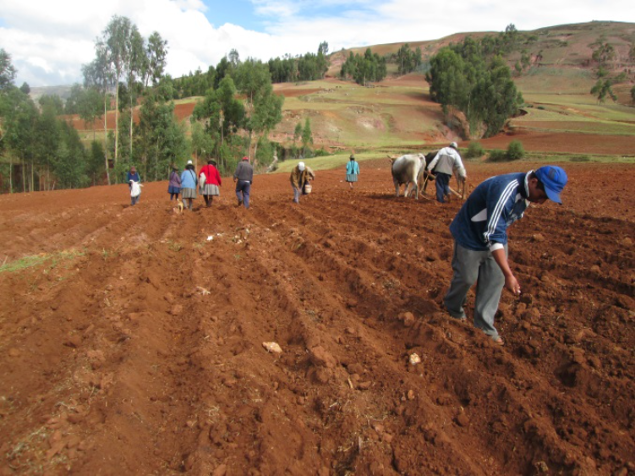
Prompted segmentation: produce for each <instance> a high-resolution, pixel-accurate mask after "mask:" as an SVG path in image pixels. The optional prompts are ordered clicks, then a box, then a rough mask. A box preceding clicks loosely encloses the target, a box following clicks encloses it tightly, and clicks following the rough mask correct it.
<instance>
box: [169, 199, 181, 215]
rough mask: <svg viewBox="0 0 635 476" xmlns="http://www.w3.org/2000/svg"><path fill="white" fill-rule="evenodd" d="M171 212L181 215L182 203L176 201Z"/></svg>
mask: <svg viewBox="0 0 635 476" xmlns="http://www.w3.org/2000/svg"><path fill="white" fill-rule="evenodd" d="M172 210H173V211H174V213H176V214H177V215H181V214H182V213H183V202H182V201H181V200H177V201H176V207H174V208H173V209H172Z"/></svg>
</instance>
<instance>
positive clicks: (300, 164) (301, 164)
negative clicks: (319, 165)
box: [298, 162, 304, 172]
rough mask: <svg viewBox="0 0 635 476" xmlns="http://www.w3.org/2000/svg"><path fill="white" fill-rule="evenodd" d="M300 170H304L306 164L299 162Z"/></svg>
mask: <svg viewBox="0 0 635 476" xmlns="http://www.w3.org/2000/svg"><path fill="white" fill-rule="evenodd" d="M298 170H300V172H302V171H303V170H304V162H298Z"/></svg>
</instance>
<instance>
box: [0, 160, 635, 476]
mask: <svg viewBox="0 0 635 476" xmlns="http://www.w3.org/2000/svg"><path fill="white" fill-rule="evenodd" d="M519 166H522V169H526V168H528V167H530V166H531V164H503V165H487V164H469V163H468V172H469V176H470V183H472V184H476V183H478V182H480V181H481V180H483V179H485V178H487V177H488V176H491V175H493V174H494V173H502V172H507V171H514V170H518V167H519ZM361 167H362V175H361V181H360V182H359V184H358V185H357V187H356V189H355V190H354V191H349V190H348V189H347V188H348V187H347V184H346V183H344V182H343V179H344V171H343V170H342V169H339V170H332V171H323V172H318V173H317V180H316V181H315V182H314V187H313V193H312V194H311V195H308V196H306V197H303V199H302V203H301V204H300V205H299V206H296V205H294V204H293V203H292V202H291V196H292V194H291V187H290V186H289V183H288V177H287V176H286V174H281V175H272V176H257V177H256V181H255V185H254V188H253V206H252V208H251V210H248V211H247V210H244V209H243V208H237V207H235V206H234V198H233V193H232V185H233V184H232V183H231V180H229V179H228V180H226V182H225V184H224V186H223V187H222V194H223V196H222V197H221V198H220V199H217V201H215V202H214V206H213V207H212V208H211V209H200V208H198V209H196V210H195V211H194V212H192V213H186V214H185V215H182V216H180V215H176V214H174V213H173V211H172V204H171V203H170V202H169V200H168V199H167V193H166V190H167V184H166V183H165V182H163V183H152V184H147V185H146V186H145V187H144V189H143V194H142V196H141V201H140V204H139V205H138V206H136V207H130V206H128V198H127V193H128V189H127V187H126V186H125V185H119V186H112V187H94V188H91V189H86V190H79V191H58V192H40V193H33V194H24V195H12V196H8V195H4V196H1V197H0V241H1V242H2V243H3V249H2V255H0V257H1V258H0V259H1V261H5V260H6V262H7V263H10V262H12V261H14V260H17V259H20V258H23V257H25V256H31V255H38V254H42V253H47V255H44V256H49V259H48V260H47V261H46V262H45V263H44V264H42V265H39V266H34V267H31V268H27V269H24V270H22V271H16V272H9V271H5V272H2V273H1V274H0V299H1V300H2V303H3V305H2V308H1V309H0V435H2V437H1V438H0V474H113V475H115V474H116V475H121V474H175V473H181V472H185V473H189V474H214V475H224V474H227V475H241V474H251V475H259V474H260V475H273V474H298V475H305V474H319V475H328V474H353V473H354V474H360V475H361V474H385V475H390V474H407V475H417V474H457V475H459V474H460V475H468V474H469V475H500V474H523V475H533V474H543V473H544V474H578V475H596V474H600V475H614V474H619V475H627V474H634V472H635V458H634V456H633V455H635V428H634V425H635V409H634V406H633V401H635V385H634V377H635V373H634V363H635V356H634V349H635V326H634V321H635V314H634V309H635V301H634V299H633V295H634V286H635V271H634V267H635V252H634V248H633V240H634V239H635V211H634V205H635V203H634V200H633V193H632V180H631V178H632V177H633V172H634V167H633V166H632V165H616V164H613V165H610V166H607V165H599V164H585V163H578V164H569V165H566V169H567V171H568V173H569V176H570V184H569V185H568V186H567V188H566V190H565V192H564V195H563V197H564V200H565V205H564V206H562V207H558V206H556V205H554V204H546V205H543V206H541V207H532V209H531V210H528V212H527V216H526V217H525V218H524V219H523V220H521V221H520V222H518V223H517V224H515V225H514V226H513V227H512V228H511V229H510V231H511V233H510V235H511V243H510V259H511V261H512V267H513V269H514V270H515V273H516V275H517V277H518V279H519V281H520V283H521V286H522V288H523V291H524V294H523V297H522V298H521V299H520V300H515V299H514V298H513V297H512V296H511V295H509V294H508V293H505V294H504V296H503V299H502V302H501V306H500V313H499V316H498V328H499V330H500V332H501V334H502V336H503V337H504V339H505V346H503V347H500V346H497V345H495V344H493V343H491V342H490V340H488V339H487V338H486V337H485V336H484V335H482V334H481V332H480V331H478V330H476V329H474V328H473V327H472V325H471V324H469V323H460V322H456V321H453V320H451V319H449V318H448V317H447V316H446V315H445V314H444V313H443V312H442V311H441V308H440V303H441V300H442V297H443V293H444V292H445V290H446V289H447V286H448V283H449V280H450V277H451V269H450V259H451V254H452V240H451V238H450V235H449V232H448V224H449V222H450V221H451V219H452V217H453V216H454V215H455V213H456V212H457V210H458V208H459V206H460V203H459V201H456V200H455V201H453V202H452V203H450V204H448V205H446V206H437V205H436V204H435V202H433V201H430V200H425V199H421V200H419V201H415V200H413V199H405V198H403V197H401V198H395V197H394V196H393V194H394V191H393V190H392V184H391V180H390V174H389V169H388V161H387V160H381V161H376V162H362V164H361ZM429 194H430V192H429ZM201 202H202V200H201V199H199V200H197V206H199V207H200V205H201ZM70 250H74V251H75V252H76V253H77V255H76V256H75V257H72V255H68V256H64V255H60V254H59V252H61V251H70ZM5 257H6V258H5ZM471 302H472V298H471V297H470V299H469V302H468V310H469V309H470V308H471ZM270 341H274V342H277V343H278V344H279V345H280V346H281V347H282V350H283V352H282V354H280V355H277V354H274V353H268V352H267V351H266V350H265V349H264V348H263V345H262V344H263V342H270ZM413 353H417V354H418V355H419V356H420V358H421V360H422V361H421V363H420V364H417V365H411V364H410V363H409V358H410V356H411V354H413Z"/></svg>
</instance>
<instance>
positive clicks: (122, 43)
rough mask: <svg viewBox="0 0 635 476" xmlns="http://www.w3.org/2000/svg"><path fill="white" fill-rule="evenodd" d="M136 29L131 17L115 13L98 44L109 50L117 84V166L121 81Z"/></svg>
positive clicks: (108, 60) (128, 59) (109, 63)
mask: <svg viewBox="0 0 635 476" xmlns="http://www.w3.org/2000/svg"><path fill="white" fill-rule="evenodd" d="M134 29H136V27H135V26H134V25H133V24H132V23H131V22H130V19H128V18H126V17H120V16H118V15H115V16H113V17H112V19H111V20H110V23H108V25H107V26H106V29H105V30H104V31H103V32H102V36H101V38H100V39H99V40H98V44H97V45H96V47H97V48H104V49H105V50H106V52H107V56H106V58H107V64H108V67H109V69H110V71H111V72H112V79H113V82H114V85H115V156H114V162H115V166H116V165H117V158H118V157H119V82H120V81H121V79H122V77H123V76H124V75H125V74H126V73H127V71H128V70H129V68H130V59H131V56H132V51H131V50H132V47H131V44H132V41H131V37H132V35H133V31H134Z"/></svg>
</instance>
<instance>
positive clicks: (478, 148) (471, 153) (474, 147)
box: [465, 141, 485, 159]
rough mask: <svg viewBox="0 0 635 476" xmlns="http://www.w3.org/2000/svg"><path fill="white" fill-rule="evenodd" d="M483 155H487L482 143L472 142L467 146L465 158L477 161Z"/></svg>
mask: <svg viewBox="0 0 635 476" xmlns="http://www.w3.org/2000/svg"><path fill="white" fill-rule="evenodd" d="M483 155H485V149H483V146H482V145H481V143H480V142H474V141H472V142H470V144H469V145H468V146H467V152H466V153H465V158H466V159H475V158H477V157H482V156H483Z"/></svg>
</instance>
